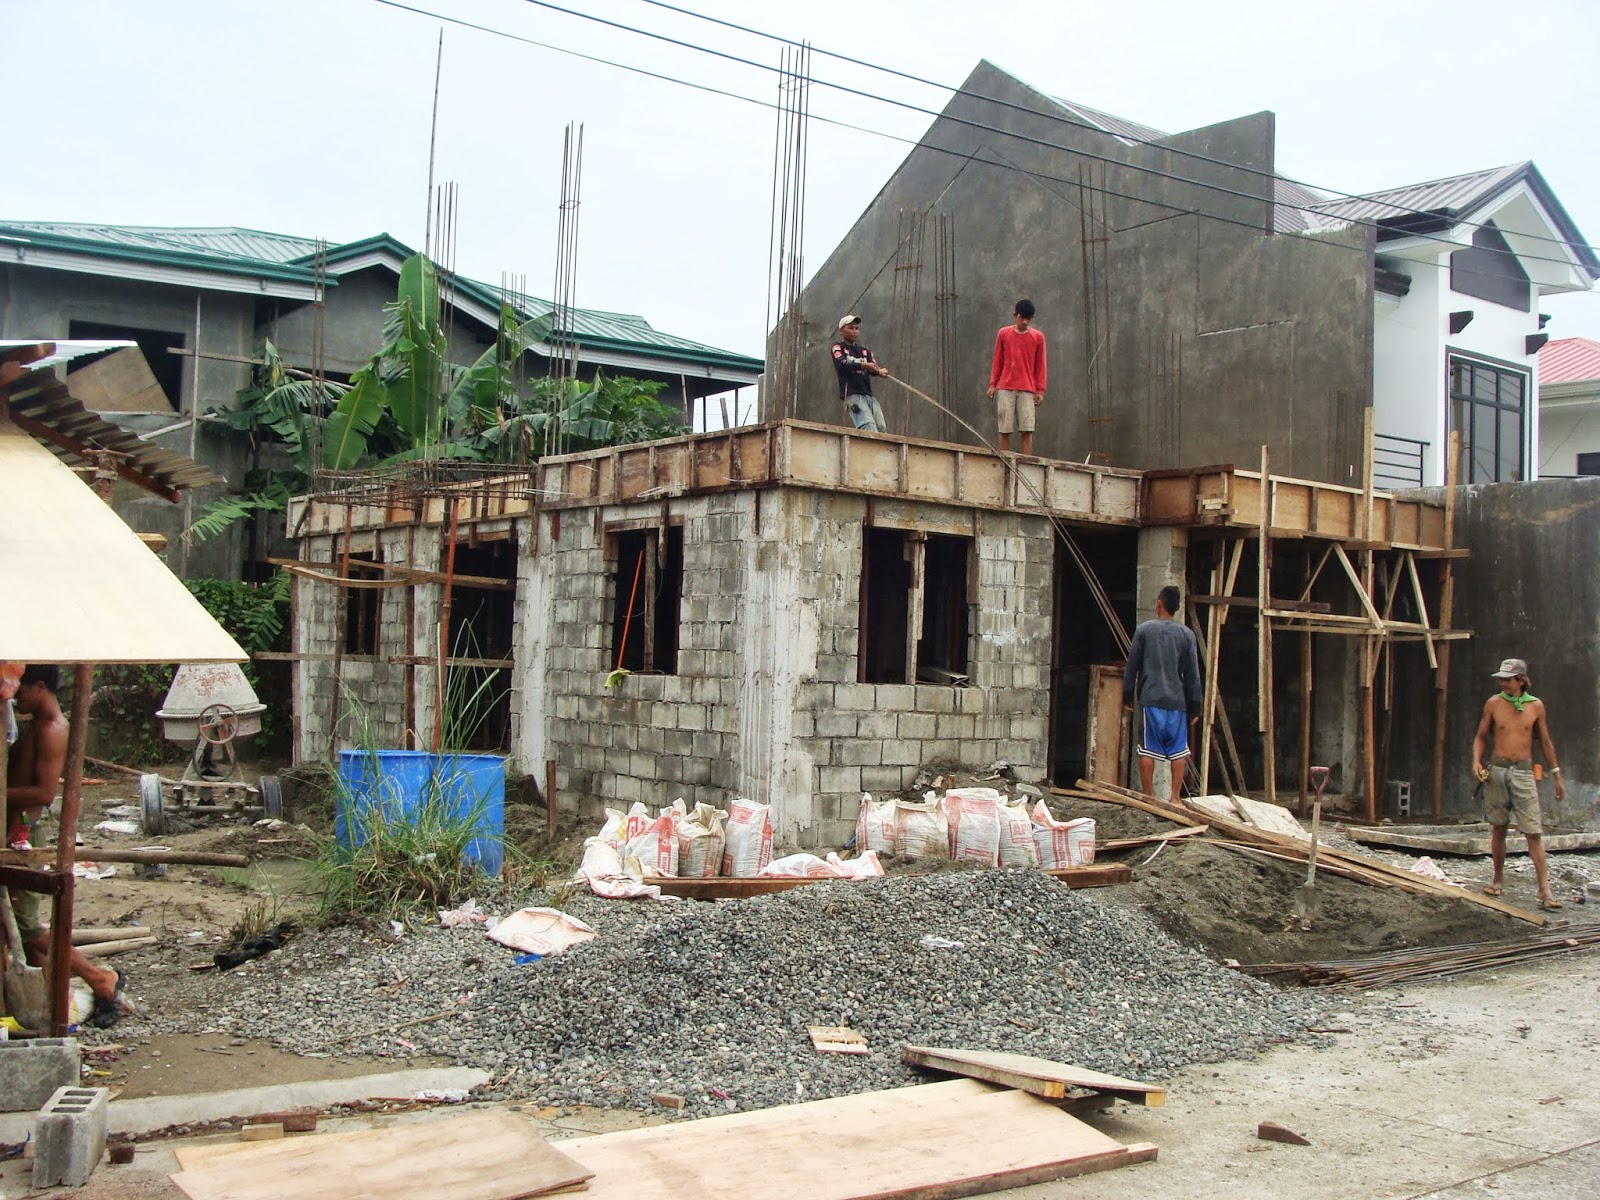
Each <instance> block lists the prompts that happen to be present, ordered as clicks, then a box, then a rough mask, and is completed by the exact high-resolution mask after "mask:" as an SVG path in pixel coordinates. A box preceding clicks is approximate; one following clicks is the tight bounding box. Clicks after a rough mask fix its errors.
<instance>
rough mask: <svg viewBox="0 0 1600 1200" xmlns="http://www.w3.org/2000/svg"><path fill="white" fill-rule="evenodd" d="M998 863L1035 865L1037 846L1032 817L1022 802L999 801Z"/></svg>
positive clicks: (1006, 865) (1005, 864) (1020, 865)
mask: <svg viewBox="0 0 1600 1200" xmlns="http://www.w3.org/2000/svg"><path fill="white" fill-rule="evenodd" d="M999 817H1000V865H1001V866H1002V867H1037V866H1038V865H1039V846H1038V844H1037V843H1036V842H1035V841H1034V840H1033V819H1032V818H1031V817H1029V816H1028V809H1027V806H1026V805H1024V804H1010V803H1008V802H1007V801H1005V800H1001V801H999Z"/></svg>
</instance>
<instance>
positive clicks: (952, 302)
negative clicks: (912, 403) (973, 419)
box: [933, 213, 961, 442]
mask: <svg viewBox="0 0 1600 1200" xmlns="http://www.w3.org/2000/svg"><path fill="white" fill-rule="evenodd" d="M933 243H934V246H933V253H934V285H933V289H934V294H933V307H934V316H935V318H936V320H937V322H938V326H937V328H938V353H939V395H941V396H942V397H944V402H945V403H946V404H950V403H951V402H952V397H954V396H955V395H956V393H957V391H958V389H959V388H960V387H961V352H960V346H961V343H960V339H959V333H960V331H959V329H958V328H957V325H956V319H957V314H956V299H957V297H958V296H959V293H958V292H957V290H956V218H955V214H954V213H940V214H939V220H938V222H937V223H936V224H935V226H934V231H933ZM937 411H938V414H939V415H938V419H937V423H936V424H937V434H938V437H939V440H940V441H944V442H948V441H951V440H953V438H954V437H955V428H954V426H953V424H952V423H951V420H950V414H949V412H947V411H946V410H944V409H939V410H937Z"/></svg>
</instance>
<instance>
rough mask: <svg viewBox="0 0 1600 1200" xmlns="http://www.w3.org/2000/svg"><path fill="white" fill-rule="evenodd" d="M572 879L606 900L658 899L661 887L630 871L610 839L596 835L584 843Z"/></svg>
mask: <svg viewBox="0 0 1600 1200" xmlns="http://www.w3.org/2000/svg"><path fill="white" fill-rule="evenodd" d="M574 878H575V879H576V880H578V881H581V882H583V883H587V884H588V885H589V890H590V891H591V892H593V893H594V894H595V895H596V896H600V897H602V898H603V899H606V900H638V899H646V900H659V899H661V889H660V888H658V887H656V886H654V885H653V884H648V883H644V882H643V881H642V879H641V878H640V876H639V875H638V874H630V873H629V871H628V870H627V868H626V867H625V866H624V865H623V862H622V856H621V855H620V854H618V853H617V848H616V847H615V846H614V845H612V844H611V843H610V842H603V841H601V840H600V839H599V838H597V837H592V838H588V839H586V840H585V841H584V843H583V862H582V863H580V864H579V865H578V873H577V875H576V876H574Z"/></svg>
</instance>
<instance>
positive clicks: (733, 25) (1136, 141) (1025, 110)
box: [639, 0, 1600, 253]
mask: <svg viewBox="0 0 1600 1200" xmlns="http://www.w3.org/2000/svg"><path fill="white" fill-rule="evenodd" d="M639 2H640V3H641V4H648V5H651V6H652V7H655V8H661V9H665V10H667V11H668V12H675V13H679V14H680V15H682V16H686V17H693V18H694V19H695V20H697V21H705V22H708V23H710V24H712V25H720V26H722V27H723V28H724V29H732V30H736V31H738V32H739V33H747V34H750V35H751V36H753V37H759V38H765V39H766V40H768V41H773V42H778V43H780V44H782V45H786V46H794V45H798V44H799V43H797V42H794V41H791V40H790V39H789V38H786V37H783V36H782V35H781V34H776V33H771V32H768V31H767V30H764V29H756V28H753V27H751V26H749V25H740V24H739V23H738V22H737V21H728V20H724V19H723V18H721V17H713V16H711V15H710V14H709V13H702V12H696V11H695V10H694V9H692V8H683V7H680V6H679V5H676V4H669V3H667V0H639ZM811 50H812V52H813V53H815V54H820V55H822V56H823V57H824V58H832V59H836V60H838V61H840V62H846V63H850V64H852V65H854V66H860V67H866V68H867V69H869V70H872V71H877V72H879V73H881V74H884V75H889V76H892V77H894V78H896V79H903V80H906V81H908V82H910V83H916V84H921V85H922V86H924V87H931V88H934V89H936V90H938V91H942V92H948V93H949V94H950V96H951V98H952V99H953V98H956V97H961V96H965V97H968V98H971V99H974V100H981V101H983V102H984V103H987V104H993V105H996V106H997V107H1000V108H1006V109H1010V110H1011V111H1013V112H1018V113H1021V114H1023V115H1024V116H1029V117H1040V118H1042V119H1044V120H1046V121H1052V122H1055V123H1057V124H1061V125H1067V126H1069V127H1071V128H1073V129H1088V130H1093V131H1094V132H1096V133H1110V131H1109V130H1107V129H1105V128H1103V127H1102V126H1099V125H1095V124H1093V123H1091V122H1089V121H1082V120H1073V119H1072V118H1071V117H1069V116H1063V115H1062V114H1061V113H1059V112H1045V111H1042V110H1040V109H1037V108H1031V107H1029V106H1028V105H1026V104H1017V103H1015V102H1014V101H1010V100H1002V99H999V98H998V97H994V96H985V95H983V94H982V93H980V92H969V91H966V90H965V89H964V88H961V87H954V86H952V85H950V84H948V83H940V82H939V81H938V80H936V79H927V78H924V77H923V76H921V75H913V74H912V73H911V72H909V71H902V70H899V69H898V68H895V67H888V66H884V65H883V64H882V63H878V62H873V61H871V60H870V59H863V58H861V57H859V56H856V55H848V54H840V53H838V52H837V51H833V50H825V49H822V48H821V47H817V46H812V47H811ZM1050 99H1052V100H1054V101H1056V103H1058V104H1064V105H1069V106H1072V107H1077V106H1076V105H1074V104H1073V103H1072V102H1071V101H1067V100H1062V99H1061V98H1060V97H1058V96H1051V97H1050ZM1111 136H1113V137H1116V138H1119V139H1121V140H1122V141H1125V142H1129V143H1132V144H1133V145H1136V146H1154V147H1156V148H1157V149H1159V150H1162V151H1164V152H1166V153H1168V154H1172V155H1175V156H1177V157H1179V158H1189V159H1193V160H1195V161H1196V162H1202V163H1207V164H1209V165H1211V166H1216V167H1227V168H1229V169H1230V170H1234V171H1239V172H1241V173H1243V174H1247V175H1255V176H1257V177H1259V178H1262V179H1267V180H1271V181H1273V182H1285V183H1294V184H1298V185H1299V186H1300V187H1304V188H1309V189H1311V190H1312V191H1318V192H1326V193H1328V197H1329V199H1328V201H1324V202H1321V203H1331V202H1332V201H1335V200H1368V201H1372V202H1373V203H1376V204H1382V205H1384V206H1385V207H1387V208H1392V209H1394V216H1418V217H1430V216H1434V215H1436V214H1435V213H1432V212H1430V211H1428V210H1426V209H1420V208H1411V207H1409V206H1407V205H1404V204H1396V203H1394V202H1393V201H1389V200H1375V199H1374V194H1373V193H1367V194H1364V195H1363V194H1362V193H1359V192H1342V191H1340V190H1338V189H1337V188H1329V187H1323V186H1321V185H1319V184H1310V183H1305V182H1303V181H1301V180H1296V179H1288V178H1286V177H1285V176H1283V175H1280V174H1278V173H1277V172H1276V171H1264V170H1262V169H1261V168H1260V167H1249V166H1244V165H1243V164H1240V163H1232V162H1229V161H1227V160H1226V159H1221V158H1213V157H1211V156H1210V155H1208V154H1201V153H1200V152H1199V151H1198V150H1186V149H1184V148H1183V147H1181V146H1170V145H1167V144H1166V141H1165V138H1166V137H1170V136H1172V135H1170V134H1168V135H1163V136H1162V137H1158V138H1142V137H1136V136H1134V135H1133V134H1131V133H1116V134H1112V135H1111ZM1396 190H1398V189H1396ZM1282 207H1286V208H1298V207H1299V206H1296V205H1282ZM1299 211H1302V212H1308V213H1314V214H1316V215H1317V216H1323V217H1332V214H1329V213H1324V212H1323V211H1322V210H1321V209H1320V208H1303V209H1299ZM1335 219H1337V218H1335ZM1455 224H1457V225H1460V226H1465V227H1467V228H1470V229H1483V228H1487V227H1489V226H1490V224H1491V223H1490V222H1486V221H1456V222H1455ZM1518 236H1520V237H1525V238H1527V239H1529V240H1530V241H1538V242H1551V243H1553V244H1555V245H1558V246H1565V247H1569V248H1571V249H1575V250H1588V251H1591V252H1593V253H1600V247H1596V246H1592V245H1589V244H1588V243H1585V242H1574V241H1568V240H1567V239H1566V238H1552V237H1545V236H1543V235H1541V234H1531V233H1525V234H1519V235H1518Z"/></svg>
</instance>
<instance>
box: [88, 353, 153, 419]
mask: <svg viewBox="0 0 1600 1200" xmlns="http://www.w3.org/2000/svg"><path fill="white" fill-rule="evenodd" d="M67 392H68V394H69V395H71V397H72V398H73V399H74V400H76V401H78V403H80V404H82V405H83V406H84V407H85V408H87V409H88V410H89V411H90V412H146V413H166V414H167V415H168V416H171V415H172V402H171V401H170V400H168V399H167V393H166V392H164V391H163V390H162V389H161V385H160V384H159V383H157V382H156V377H155V375H153V374H152V373H151V371H150V363H149V362H148V361H147V360H146V359H145V356H144V351H142V350H140V349H139V347H137V346H128V347H126V348H125V349H122V350H118V351H117V352H116V353H115V354H108V355H106V356H105V357H104V358H102V359H100V360H99V361H98V362H92V363H90V364H89V365H88V366H86V367H79V368H78V369H77V370H76V371H74V372H72V374H70V375H68V376H67Z"/></svg>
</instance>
